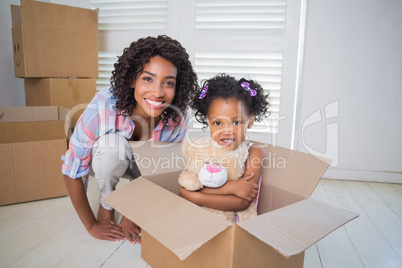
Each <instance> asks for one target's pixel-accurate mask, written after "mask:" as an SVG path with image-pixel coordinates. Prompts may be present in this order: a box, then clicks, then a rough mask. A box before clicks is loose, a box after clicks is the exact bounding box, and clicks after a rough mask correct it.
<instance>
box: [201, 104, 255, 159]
mask: <svg viewBox="0 0 402 268" xmlns="http://www.w3.org/2000/svg"><path fill="white" fill-rule="evenodd" d="M207 120H208V126H209V129H210V130H211V136H212V139H213V140H214V141H216V142H217V143H218V144H219V145H220V146H222V147H223V148H224V149H225V150H229V151H234V150H236V149H237V148H238V147H239V146H240V145H241V144H242V142H243V141H244V140H245V138H246V133H247V129H248V128H251V127H252V125H253V123H254V116H252V115H250V114H249V112H248V110H247V108H246V107H245V105H244V104H243V102H242V101H238V100H237V99H235V98H230V99H227V100H224V99H216V100H214V101H212V102H211V105H210V106H209V110H208V114H207Z"/></svg>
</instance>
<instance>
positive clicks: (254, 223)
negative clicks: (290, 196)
mask: <svg viewBox="0 0 402 268" xmlns="http://www.w3.org/2000/svg"><path fill="white" fill-rule="evenodd" d="M357 216H358V214H356V213H353V212H350V211H346V210H343V209H338V208H335V207H333V206H330V205H327V204H324V203H321V202H319V201H316V200H314V199H311V198H309V199H305V200H303V201H300V202H297V203H295V204H292V205H289V206H286V207H283V208H281V209H277V210H275V211H272V212H269V213H265V214H263V215H260V216H258V217H255V218H252V219H249V220H246V221H243V222H240V223H238V225H239V226H240V227H242V228H243V229H244V230H246V231H248V232H249V233H250V234H252V235H254V236H255V237H257V238H258V239H260V240H261V241H263V242H265V243H267V244H268V245H270V246H272V247H273V248H275V249H276V250H277V251H278V252H280V253H281V254H282V255H283V256H285V257H290V256H293V255H297V254H299V253H301V252H303V251H304V250H306V249H307V248H309V247H310V246H312V245H313V244H315V243H316V242H317V241H319V240H320V239H322V238H323V237H325V236H326V235H328V234H329V233H331V232H332V231H334V230H336V229H337V228H339V227H340V226H342V225H344V224H346V223H347V222H349V221H351V220H352V219H354V218H356V217H357Z"/></svg>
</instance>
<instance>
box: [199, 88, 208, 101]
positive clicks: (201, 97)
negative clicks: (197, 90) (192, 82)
mask: <svg viewBox="0 0 402 268" xmlns="http://www.w3.org/2000/svg"><path fill="white" fill-rule="evenodd" d="M207 91H208V85H206V86H205V87H204V88H203V89H202V91H201V94H200V96H199V97H198V98H199V99H200V100H202V99H203V98H205V95H206V94H207Z"/></svg>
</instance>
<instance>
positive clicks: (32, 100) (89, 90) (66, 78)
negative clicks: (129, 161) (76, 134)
mask: <svg viewBox="0 0 402 268" xmlns="http://www.w3.org/2000/svg"><path fill="white" fill-rule="evenodd" d="M11 15H12V37H13V46H14V71H15V76H16V77H22V78H25V101H26V105H27V106H45V105H50V106H62V107H65V108H67V109H70V110H72V111H71V113H73V114H72V117H73V119H72V127H74V125H75V123H76V121H77V119H78V117H79V116H80V114H81V113H82V112H83V107H85V106H86V104H87V103H89V102H90V101H91V99H92V97H93V96H94V95H95V93H96V78H97V77H98V10H91V9H84V8H77V7H71V6H65V5H58V4H51V3H44V2H39V1H33V0H21V5H20V6H15V5H11Z"/></svg>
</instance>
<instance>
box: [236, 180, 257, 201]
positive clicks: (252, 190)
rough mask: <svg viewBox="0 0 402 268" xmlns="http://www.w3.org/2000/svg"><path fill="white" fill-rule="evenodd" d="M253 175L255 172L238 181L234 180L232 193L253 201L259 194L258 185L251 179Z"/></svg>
mask: <svg viewBox="0 0 402 268" xmlns="http://www.w3.org/2000/svg"><path fill="white" fill-rule="evenodd" d="M253 177H254V173H250V174H247V175H245V176H243V177H242V178H240V179H238V180H236V181H233V182H232V183H231V190H230V192H231V194H233V195H235V196H237V197H240V198H242V199H245V200H247V201H249V202H253V200H254V198H256V197H257V194H258V185H257V184H255V183H253V182H251V181H250V180H251V179H252V178H253Z"/></svg>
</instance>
